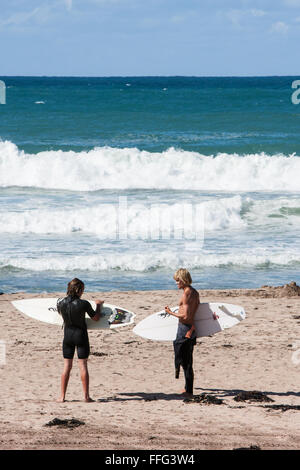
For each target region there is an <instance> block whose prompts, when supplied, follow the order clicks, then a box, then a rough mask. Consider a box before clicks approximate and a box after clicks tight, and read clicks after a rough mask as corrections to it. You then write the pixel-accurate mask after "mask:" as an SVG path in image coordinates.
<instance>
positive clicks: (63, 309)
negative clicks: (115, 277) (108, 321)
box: [57, 278, 103, 402]
mask: <svg viewBox="0 0 300 470" xmlns="http://www.w3.org/2000/svg"><path fill="white" fill-rule="evenodd" d="M83 292H84V283H83V282H82V281H80V279H77V278H75V279H73V280H72V281H70V282H69V284H68V290H67V297H65V298H64V299H62V300H60V301H58V303H57V310H58V312H59V313H60V314H61V315H62V317H63V320H64V339H63V357H64V361H65V364H64V370H63V373H62V376H61V396H60V398H59V399H58V400H57V401H58V402H64V401H65V395H66V391H67V386H68V382H69V377H70V372H71V369H72V365H73V357H74V353H75V349H77V356H78V361H79V368H80V376H81V381H82V386H83V391H84V399H85V401H86V402H91V401H93V400H92V399H91V397H90V395H89V373H88V368H87V360H88V357H89V354H90V345H89V337H88V332H87V326H86V322H85V314H86V313H87V314H88V315H89V316H90V318H92V319H93V320H94V321H98V320H99V319H100V317H101V313H100V310H101V305H102V304H103V300H96V301H95V303H96V311H95V310H93V308H92V306H91V304H90V303H89V302H88V301H87V300H82V299H81V298H80V297H81V296H82V294H83Z"/></svg>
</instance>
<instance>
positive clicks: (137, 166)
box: [0, 141, 300, 192]
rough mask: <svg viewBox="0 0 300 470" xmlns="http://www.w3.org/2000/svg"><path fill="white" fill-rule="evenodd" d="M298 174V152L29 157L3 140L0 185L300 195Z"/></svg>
mask: <svg viewBox="0 0 300 470" xmlns="http://www.w3.org/2000/svg"><path fill="white" fill-rule="evenodd" d="M299 174H300V158H299V157H298V156H297V155H294V154H293V155H289V156H285V155H283V154H277V155H267V154H265V153H260V154H249V155H239V154H225V153H219V154H218V155H216V156H206V155H202V154H200V153H197V152H188V151H184V150H180V149H174V148H169V149H168V150H166V151H164V152H160V153H158V152H157V153H151V152H147V151H142V150H139V149H137V148H121V149H120V148H112V147H98V148H94V149H93V150H90V151H86V152H85V151H82V152H74V151H68V152H66V151H62V150H55V151H54V150H53V151H45V152H40V153H37V154H27V153H25V152H24V151H22V150H19V149H18V147H17V146H16V145H15V144H14V143H12V142H10V141H5V142H0V187H9V186H21V187H33V188H48V189H62V190H71V191H96V190H100V189H120V190H122V189H138V188H140V189H177V190H203V191H228V192H232V191H276V192H277V191H278V192H279V191H285V192H298V191H300V183H299Z"/></svg>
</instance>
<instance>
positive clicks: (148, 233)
mask: <svg viewBox="0 0 300 470" xmlns="http://www.w3.org/2000/svg"><path fill="white" fill-rule="evenodd" d="M1 79H2V80H3V81H4V82H5V85H6V104H5V105H0V139H1V140H0V198H1V205H0V215H1V218H0V220H1V222H0V291H2V292H16V291H20V290H22V291H27V292H53V291H57V290H60V291H61V290H64V289H65V286H66V283H67V282H68V281H69V280H70V279H71V278H73V277H75V276H76V277H80V278H81V279H82V280H84V281H85V282H86V285H87V290H97V291H98V290H99V291H101V290H140V289H147V290H152V289H169V288H174V287H175V286H174V282H173V280H172V275H173V272H174V271H175V270H176V269H177V268H178V267H187V268H188V269H190V271H191V273H192V277H193V280H194V285H195V286H196V287H198V288H199V289H201V288H239V287H245V288H248V287H249V288H250V287H259V286H261V285H264V284H274V285H278V284H283V283H286V282H290V281H292V280H294V281H296V282H299V281H300V279H299V265H300V249H299V248H300V242H299V228H300V183H299V174H300V159H299V156H300V134H299V125H300V105H298V106H297V105H295V104H293V103H292V100H291V96H292V93H293V91H294V90H293V89H292V88H291V86H292V83H293V81H294V80H295V79H297V77H260V78H255V77H251V78H247V77H244V78H237V77H236V78H213V77H212V78H196V77H136V78H135V77H118V78H89V77H86V78H58V77H1Z"/></svg>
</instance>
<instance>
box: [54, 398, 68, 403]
mask: <svg viewBox="0 0 300 470" xmlns="http://www.w3.org/2000/svg"><path fill="white" fill-rule="evenodd" d="M65 401H66V400H65V398H63V397H61V398H58V399H57V400H56V403H64V402H65Z"/></svg>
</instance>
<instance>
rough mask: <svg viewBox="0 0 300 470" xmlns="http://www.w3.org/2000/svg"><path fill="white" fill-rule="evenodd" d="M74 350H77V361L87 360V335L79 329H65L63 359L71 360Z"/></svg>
mask: <svg viewBox="0 0 300 470" xmlns="http://www.w3.org/2000/svg"><path fill="white" fill-rule="evenodd" d="M75 348H77V356H78V359H87V358H88V357H89V354H90V345H89V338H88V333H87V331H85V330H82V329H81V328H77V327H73V326H68V327H65V335H64V341H63V356H64V358H65V359H73V357H74V352H75Z"/></svg>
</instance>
